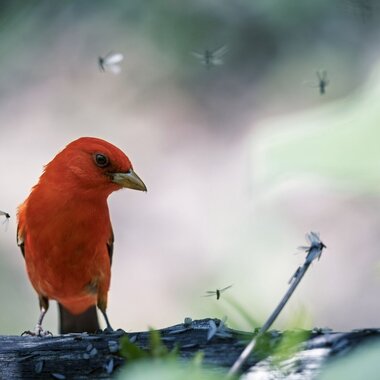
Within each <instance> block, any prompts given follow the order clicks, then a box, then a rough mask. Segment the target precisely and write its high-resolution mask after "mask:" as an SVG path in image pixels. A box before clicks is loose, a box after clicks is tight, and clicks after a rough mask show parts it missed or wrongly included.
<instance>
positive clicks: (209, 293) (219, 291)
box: [203, 285, 232, 300]
mask: <svg viewBox="0 0 380 380" xmlns="http://www.w3.org/2000/svg"><path fill="white" fill-rule="evenodd" d="M231 287H232V285H228V286H226V287H225V288H223V289H216V290H207V291H206V294H205V295H204V296H203V297H213V296H216V299H217V300H218V299H219V298H220V295H221V294H222V293H223V292H225V291H226V290H227V289H229V288H231Z"/></svg>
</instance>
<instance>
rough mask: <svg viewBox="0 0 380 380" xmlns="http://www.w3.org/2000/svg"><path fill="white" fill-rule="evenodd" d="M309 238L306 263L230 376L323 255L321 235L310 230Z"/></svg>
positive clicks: (246, 357) (299, 269) (239, 367)
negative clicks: (307, 272)
mask: <svg viewBox="0 0 380 380" xmlns="http://www.w3.org/2000/svg"><path fill="white" fill-rule="evenodd" d="M306 238H307V240H308V241H309V242H310V246H308V247H302V249H304V250H305V252H306V253H307V256H306V259H305V262H304V264H303V265H302V266H301V267H299V268H298V269H297V270H296V272H295V273H294V275H293V276H292V278H291V279H290V287H289V289H288V291H287V292H286V293H285V295H284V297H283V298H282V299H281V301H280V303H279V304H278V306H277V307H276V309H275V310H274V311H273V313H272V314H271V315H270V317H269V318H268V320H267V321H266V322H265V323H264V325H263V326H262V327H261V329H260V330H259V332H258V333H257V335H256V336H255V337H254V338H253V339H252V340H251V342H250V343H249V344H248V346H247V347H246V348H245V349H244V351H243V352H242V353H241V355H240V356H239V357H238V358H237V360H236V361H235V363H234V364H233V366H232V367H231V369H230V370H229V372H228V376H229V377H232V376H234V375H236V374H238V373H239V372H240V370H241V367H242V365H243V364H244V362H245V361H246V360H247V359H248V357H249V355H250V354H251V352H252V351H253V349H254V348H255V346H256V342H257V340H258V338H260V337H261V336H262V335H263V334H264V333H265V332H266V331H267V330H268V329H269V328H270V327H271V326H272V324H273V322H274V321H275V320H276V318H277V317H278V315H279V314H280V313H281V310H282V309H283V308H284V306H285V305H286V303H287V302H288V301H289V298H290V297H291V296H292V294H293V292H294V291H295V289H296V288H297V286H298V284H299V283H300V282H301V280H302V277H303V276H304V274H305V273H306V271H307V270H308V268H309V266H310V264H311V263H312V262H313V261H314V260H315V259H316V258H318V260H319V258H320V257H321V254H322V251H323V249H324V248H326V246H325V245H324V244H323V243H322V241H321V240H320V238H319V235H318V234H317V233H315V232H310V233H309V234H307V235H306Z"/></svg>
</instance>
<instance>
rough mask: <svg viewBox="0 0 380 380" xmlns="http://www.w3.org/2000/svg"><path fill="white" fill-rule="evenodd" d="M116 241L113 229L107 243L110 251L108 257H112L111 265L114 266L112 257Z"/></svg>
mask: <svg viewBox="0 0 380 380" xmlns="http://www.w3.org/2000/svg"><path fill="white" fill-rule="evenodd" d="M114 241H115V239H114V235H113V230H112V227H111V236H110V237H109V239H108V241H107V249H108V256H109V257H110V264H111V265H112V256H113V242H114Z"/></svg>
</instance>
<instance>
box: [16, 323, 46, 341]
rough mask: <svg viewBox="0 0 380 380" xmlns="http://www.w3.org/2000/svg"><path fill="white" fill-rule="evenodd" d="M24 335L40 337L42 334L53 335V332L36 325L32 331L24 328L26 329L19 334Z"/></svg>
mask: <svg viewBox="0 0 380 380" xmlns="http://www.w3.org/2000/svg"><path fill="white" fill-rule="evenodd" d="M25 335H28V336H39V337H41V338H42V337H44V336H53V334H52V333H51V332H50V331H48V330H44V329H43V328H42V326H41V325H37V326H36V327H35V328H34V331H30V330H26V331H24V332H23V333H22V334H21V336H25Z"/></svg>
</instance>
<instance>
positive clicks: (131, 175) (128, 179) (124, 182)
mask: <svg viewBox="0 0 380 380" xmlns="http://www.w3.org/2000/svg"><path fill="white" fill-rule="evenodd" d="M112 182H115V183H117V184H118V185H120V186H123V187H127V188H129V189H134V190H141V191H147V188H146V186H145V184H144V182H143V181H142V180H141V179H140V177H139V176H138V175H137V174H136V173H135V172H134V171H133V170H132V169H130V170H128V171H127V172H126V173H113V174H112Z"/></svg>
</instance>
